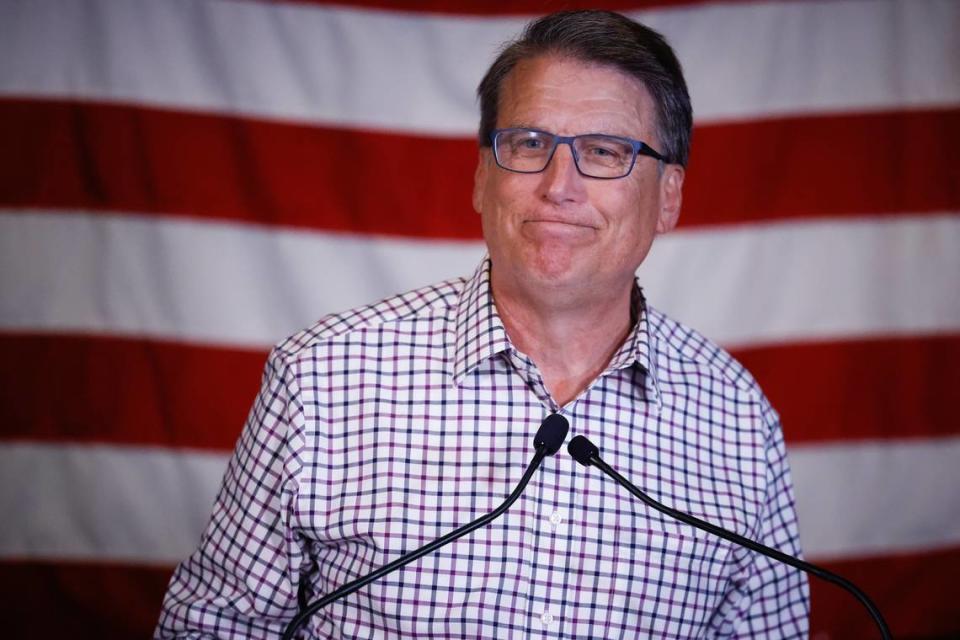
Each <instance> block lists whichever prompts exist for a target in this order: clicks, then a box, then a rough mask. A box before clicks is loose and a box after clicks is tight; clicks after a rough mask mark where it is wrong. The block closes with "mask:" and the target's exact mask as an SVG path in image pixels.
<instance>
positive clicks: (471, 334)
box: [453, 256, 660, 406]
mask: <svg viewBox="0 0 960 640" xmlns="http://www.w3.org/2000/svg"><path fill="white" fill-rule="evenodd" d="M630 304H631V317H632V318H634V319H635V321H634V324H633V329H631V331H630V334H629V335H628V336H627V339H626V340H624V342H623V344H622V345H621V346H620V349H618V350H617V352H616V354H614V356H613V358H612V359H611V360H610V364H609V365H608V366H607V369H606V371H604V373H603V375H606V374H607V373H610V372H613V371H616V370H618V369H624V368H626V367H630V366H636V367H637V368H638V369H639V371H638V373H639V374H641V376H642V380H643V387H644V394H643V395H644V398H646V399H648V400H650V401H652V402H654V403H656V404H657V405H658V406H659V405H660V393H659V388H658V385H657V381H656V370H655V368H654V367H655V365H654V358H653V355H652V354H653V353H654V349H653V348H652V345H651V340H652V336H651V332H650V324H649V320H650V317H649V313H648V311H647V303H646V299H645V298H644V295H643V290H642V289H641V288H640V286H639V285H638V284H637V283H636V282H634V287H633V292H632V294H631V300H630ZM454 320H455V323H456V326H455V328H454V331H455V339H454V354H453V382H454V384H455V385H457V386H459V385H460V383H461V382H462V380H463V378H464V376H465V375H467V374H468V373H469V372H470V371H472V370H473V369H475V368H476V367H477V366H478V365H480V364H481V363H482V362H484V361H486V360H489V359H491V358H493V357H495V356H497V355H498V354H500V353H502V352H504V351H507V350H508V349H513V345H512V344H511V342H510V338H509V337H507V330H506V328H504V326H503V321H502V320H501V319H500V315H499V314H498V313H497V307H496V305H495V304H494V301H493V291H492V289H491V287H490V258H489V256H485V257H484V259H483V261H482V262H481V263H480V265H479V266H478V267H477V269H476V271H475V272H474V274H473V276H472V277H471V278H470V279H469V280H467V281H466V283H465V285H464V288H463V291H461V293H460V298H459V299H458V301H457V308H456V313H455V319H454Z"/></svg>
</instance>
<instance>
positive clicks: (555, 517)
mask: <svg viewBox="0 0 960 640" xmlns="http://www.w3.org/2000/svg"><path fill="white" fill-rule="evenodd" d="M561 522H563V516H562V515H560V512H559V511H554V512H553V513H551V514H550V524H552V525H553V526H557V525H559V524H560V523H561Z"/></svg>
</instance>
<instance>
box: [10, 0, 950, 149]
mask: <svg viewBox="0 0 960 640" xmlns="http://www.w3.org/2000/svg"><path fill="white" fill-rule="evenodd" d="M631 15H634V16H635V17H638V18H640V19H642V20H643V21H645V22H646V23H648V24H649V25H650V26H652V27H654V28H656V29H659V30H661V31H662V32H664V34H665V35H667V37H668V38H669V39H670V40H671V42H672V43H673V45H674V47H675V48H676V50H677V52H678V55H679V57H680V59H681V61H682V62H683V63H684V65H685V68H686V70H687V80H688V83H689V85H690V89H691V94H692V96H693V101H694V105H695V113H696V117H697V119H698V121H699V122H710V121H717V120H731V119H734V120H740V119H751V118H758V117H759V118H763V117H769V116H777V115H787V114H800V113H820V112H859V111H877V110H895V109H904V108H907V109H909V108H937V107H944V106H955V105H957V104H960V77H958V71H957V69H958V67H957V65H956V60H958V59H960V29H957V28H956V26H957V24H960V3H956V2H953V1H952V0H923V1H918V0H899V1H893V0H890V1H884V2H872V1H860V0H856V1H853V0H845V1H837V2H769V3H736V4H730V5H715V6H687V7H667V8H660V9H656V10H651V11H644V12H633V13H632V14H631ZM524 22H525V18H522V17H511V18H501V17H495V18H485V17H464V16H442V15H435V14H411V13H395V12H387V11H370V10H365V9H364V10H358V9H350V8H342V7H332V6H317V5H303V4H298V3H289V4H283V3H281V4H276V3H255V2H211V1H209V0H180V1H178V2H154V1H152V0H139V1H136V2H135V1H127V2H115V1H113V0H87V1H86V2H72V3H63V2H59V1H58V0H30V1H29V2H7V3H3V4H0V25H3V26H2V27H0V29H2V37H0V60H4V61H5V64H4V65H3V66H2V67H0V95H7V96H33V97H48V98H67V99H81V100H98V101H108V102H114V101H119V102H134V103H138V104H143V105H153V106H157V107H164V108H175V109H187V110H201V111H213V112H217V113H237V114H245V115H249V116H254V117H263V118H271V119H284V120H295V121H303V122H312V123H323V124H332V125H334V126H349V127H365V128H374V129H388V130H395V131H406V132H422V133H427V134H433V135H458V136H459V135H473V132H474V131H475V130H476V124H477V107H476V103H475V99H474V89H475V87H476V85H477V82H478V81H479V80H480V77H481V76H482V74H483V71H484V70H485V68H486V66H487V65H488V64H489V63H490V61H491V58H492V56H493V52H494V51H495V50H496V48H497V46H498V45H499V44H500V43H502V42H503V41H505V40H507V39H509V38H510V37H512V36H514V35H515V34H516V33H518V32H519V30H520V29H521V27H522V25H523V24H524ZM891 34H896V37H895V38H891ZM345 61H346V62H348V63H349V64H344V62H345ZM424 70H428V71H429V72H425V71H424Z"/></svg>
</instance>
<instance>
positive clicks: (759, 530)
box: [716, 401, 810, 640]
mask: <svg viewBox="0 0 960 640" xmlns="http://www.w3.org/2000/svg"><path fill="white" fill-rule="evenodd" d="M763 405H764V421H765V423H766V425H767V428H768V431H767V439H766V447H765V452H766V473H765V479H766V492H765V501H764V503H763V505H762V506H761V512H760V518H759V520H758V523H757V526H756V527H754V528H753V531H752V532H751V536H752V537H753V538H754V539H755V540H756V541H757V542H760V543H761V544H764V545H766V546H768V547H773V548H774V549H777V550H779V551H782V552H784V553H787V554H790V555H792V556H795V557H802V551H801V549H800V534H799V531H798V527H797V514H796V502H795V499H794V494H793V483H792V481H791V478H790V467H789V463H788V461H787V452H786V446H785V444H784V440H783V431H782V429H781V427H780V419H779V416H778V415H777V413H776V412H775V411H774V410H773V409H772V408H771V407H770V406H769V404H767V403H766V401H764V402H763ZM737 554H738V555H740V556H741V557H742V558H744V565H745V566H744V567H743V571H742V572H741V575H743V576H745V578H744V579H743V581H742V582H741V583H740V584H739V585H738V587H737V590H738V591H739V594H738V595H739V598H737V599H735V600H734V601H733V602H732V603H731V604H732V606H730V607H728V608H725V609H726V610H725V611H724V612H723V618H724V619H723V620H722V621H721V624H720V625H719V629H718V632H717V634H716V637H720V638H777V639H786V638H798V639H800V638H802V639H804V640H806V638H808V637H809V626H810V621H809V618H810V590H809V583H808V579H807V574H806V573H805V572H804V571H802V570H800V569H797V568H795V567H791V566H789V565H787V564H784V563H782V562H780V561H778V560H774V559H773V558H768V557H767V556H765V555H763V554H760V553H757V552H754V551H750V550H748V549H743V548H740V549H738V550H737Z"/></svg>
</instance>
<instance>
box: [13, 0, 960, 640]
mask: <svg viewBox="0 0 960 640" xmlns="http://www.w3.org/2000/svg"><path fill="white" fill-rule="evenodd" d="M595 4H596V6H603V7H604V8H614V9H617V10H621V11H624V12H626V13H628V14H630V15H631V16H634V17H636V18H638V19H640V20H642V21H644V22H645V23H646V24H649V25H650V26H652V27H653V28H655V29H657V30H659V31H661V32H663V33H664V34H665V35H666V36H667V37H668V39H669V40H670V41H671V42H672V43H673V45H674V46H675V48H676V50H677V53H678V55H679V57H680V59H681V61H682V63H683V65H684V68H685V72H686V74H687V78H688V82H689V84H690V89H691V94H692V98H693V104H694V111H695V121H696V129H695V132H694V142H693V149H692V160H691V164H690V167H689V170H688V175H687V180H686V191H685V198H684V207H683V213H682V216H681V225H680V228H679V229H678V230H677V231H675V232H674V233H672V234H670V235H667V236H664V237H663V238H660V239H659V240H658V243H657V244H656V245H655V247H654V250H653V252H652V254H651V256H650V258H649V260H648V262H647V263H645V264H644V265H643V266H642V267H641V269H640V271H639V278H640V281H641V283H642V284H643V286H644V289H645V291H646V293H647V295H648V297H649V299H650V300H651V302H652V303H653V304H654V305H655V306H657V307H658V308H660V309H662V310H664V311H666V312H667V313H669V314H670V315H672V316H673V317H675V318H678V319H680V320H682V321H683V322H685V323H687V324H689V325H691V326H693V327H696V328H697V329H698V330H700V331H701V332H703V333H704V334H706V335H707V336H709V337H711V338H713V339H714V340H716V341H718V342H719V343H720V344H721V345H723V346H724V347H726V348H728V349H729V350H731V351H732V352H733V353H734V355H735V356H737V357H738V358H739V359H740V360H741V361H742V362H743V363H744V364H745V365H746V366H747V367H748V368H750V369H751V371H752V372H753V373H754V374H755V375H756V377H757V378H758V380H759V381H760V383H761V385H762V386H763V387H764V389H765V391H766V392H767V395H768V396H769V397H770V400H771V401H772V403H773V404H774V406H776V407H777V409H778V410H779V411H780V413H781V416H782V419H783V424H784V430H785V435H786V438H787V443H788V449H789V455H790V459H791V464H792V466H793V473H794V479H795V483H796V491H797V497H798V502H799V512H800V513H799V515H800V522H801V537H802V540H803V545H804V549H805V553H806V555H807V557H809V558H810V559H812V560H814V561H817V562H820V563H823V564H825V565H826V566H828V567H830V568H831V569H833V570H836V571H838V572H840V573H842V574H844V575H846V576H847V577H849V578H851V579H853V580H854V581H855V582H857V583H858V584H860V585H861V586H862V587H863V588H864V589H865V590H866V591H867V592H868V593H869V594H870V595H871V597H872V598H874V599H875V600H876V602H877V604H878V605H879V606H880V608H881V610H882V611H883V612H884V613H885V615H886V616H887V618H888V621H889V622H890V624H891V626H892V628H893V631H894V634H895V636H896V637H898V638H911V637H914V638H921V637H922V638H947V637H956V636H957V635H958V634H960V609H958V607H957V605H956V598H955V596H954V595H953V590H954V585H953V582H954V581H955V579H956V577H957V576H960V491H958V490H957V487H958V486H960V420H958V419H957V417H956V415H957V413H956V410H955V405H956V401H955V395H956V390H957V389H958V388H960V365H958V364H957V363H958V362H960V153H958V151H957V143H958V142H960V29H958V28H957V27H958V25H960V4H958V3H956V2H953V1H951V0H914V1H910V0H901V1H877V2H866V1H861V0H835V1H832V2H800V1H796V2H790V1H770V2H750V1H745V2H723V3H719V2H717V3H714V2H695V1H692V0H691V1H689V2H685V1H681V0H672V1H671V0H662V1H660V2H657V1H655V0H651V1H647V2H643V1H637V2H629V1H627V0H621V1H618V2H612V3H607V4H601V3H595ZM454 6H455V8H454ZM562 6H565V5H563V3H550V2H546V3H544V2H530V1H522V2H516V3H494V2H481V1H480V0H474V1H473V2H467V3H450V4H449V5H448V4H445V3H440V2H431V1H429V0H403V1H401V2H397V3H388V2H378V1H377V0H352V1H351V0H347V1H346V2H339V3H336V4H333V3H329V4H328V3H324V2H314V1H302V2H292V1H291V2H268V1H266V0H264V1H262V2H254V1H240V0H178V1H176V2H150V1H147V0H138V1H130V2H112V1H110V0H85V1H82V2H74V3H62V2H57V1H56V0H30V1H27V0H22V1H17V0H14V1H11V2H5V3H3V4H2V5H0V420H2V421H0V425H2V426H0V512H2V513H3V514H4V524H3V525H2V526H0V596H2V602H3V605H0V627H2V628H3V629H4V630H5V632H6V636H7V637H44V636H46V635H49V636H50V637H60V636H62V635H66V634H68V633H69V634H70V637H89V638H105V637H110V638H127V637H129V638H134V637H145V636H147V635H149V634H150V633H151V631H152V628H153V625H154V624H155V622H156V617H157V615H158V611H159V605H160V600H161V598H162V594H163V591H164V588H165V586H166V582H167V580H168V579H169V576H170V572H171V570H172V568H173V565H174V564H175V563H176V562H177V561H179V560H180V559H182V558H183V557H185V556H186V555H187V554H188V553H189V552H190V551H191V549H192V548H193V547H195V545H196V543H197V541H198V538H199V535H200V531H201V530H202V528H203V526H204V524H205V522H206V519H207V517H208V515H209V510H210V506H211V503H212V499H213V493H214V491H215V490H216V488H217V485H218V483H219V480H220V476H221V474H222V473H223V469H224V465H225V461H226V458H227V456H228V455H229V452H230V449H231V448H232V446H233V444H234V441H235V439H236V437H237V435H238V433H239V431H240V428H241V426H242V423H243V420H244V418H245V416H246V413H247V411H248V410H249V407H250V403H251V402H252V400H253V397H254V394H255V393H256V390H257V387H258V383H259V380H260V373H261V370H262V367H263V362H264V359H265V356H266V353H267V350H268V349H269V347H270V345H272V344H274V343H276V342H277V341H279V340H280V339H282V338H283V337H284V336H286V335H288V334H290V333H292V332H294V331H296V330H297V329H299V328H302V327H304V326H307V325H309V324H310V323H312V322H313V321H314V320H316V319H317V318H319V317H320V316H322V315H324V314H326V313H329V312H333V311H338V310H343V309H346V308H349V307H351V306H355V305H358V304H362V303H367V302H372V301H375V300H377V299H379V298H382V297H384V296H386V295H388V294H391V293H394V292H398V291H403V290H407V289H411V288H414V287H417V286H421V285H424V284H427V283H430V282H434V281H437V280H441V279H444V278H448V277H453V276H458V275H464V274H469V273H470V272H471V271H472V269H473V267H474V266H475V265H476V263H477V262H478V261H479V258H480V256H481V255H482V253H483V246H482V241H481V239H480V225H479V219H478V216H477V215H476V214H475V213H473V210H472V207H471V204H470V190H471V186H472V177H473V169H474V166H475V162H476V154H477V151H476V141H475V135H476V134H475V130H476V125H477V120H478V110H477V105H476V102H475V99H474V89H475V87H476V84H477V82H478V81H479V79H480V77H481V75H482V73H483V71H484V70H485V68H486V67H487V65H489V63H490V62H491V61H492V59H493V56H494V55H495V53H496V50H497V47H498V46H499V45H500V44H501V43H502V42H503V41H505V40H507V39H509V38H510V37H511V36H513V35H515V34H516V33H517V32H518V31H519V30H520V28H521V27H522V25H523V24H524V23H525V22H526V21H527V20H528V19H529V18H530V17H532V16H534V15H537V14H538V13H539V12H541V11H543V10H549V9H552V8H562ZM579 6H582V3H581V4H580V5H579ZM811 587H812V591H813V613H812V628H813V630H814V632H813V637H816V638H851V637H873V634H874V631H873V630H872V628H871V624H872V623H871V622H870V620H869V619H868V618H867V616H866V614H865V613H863V612H862V611H861V610H860V607H859V606H858V605H857V604H856V602H855V601H854V600H853V599H852V598H850V597H849V596H847V595H846V594H845V593H843V592H841V591H839V590H836V589H835V588H834V587H832V586H830V585H827V584H825V583H819V582H817V581H813V582H812V583H811ZM38 614H39V615H42V616H43V617H38ZM38 623H39V624H40V626H39V629H40V631H38V630H37V628H36V625H37V624H38Z"/></svg>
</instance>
